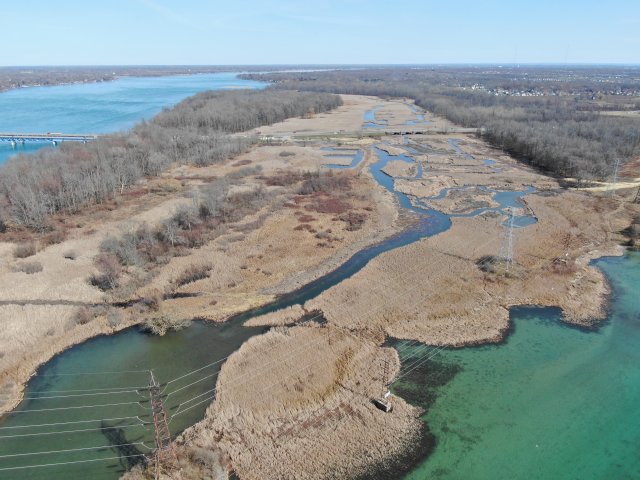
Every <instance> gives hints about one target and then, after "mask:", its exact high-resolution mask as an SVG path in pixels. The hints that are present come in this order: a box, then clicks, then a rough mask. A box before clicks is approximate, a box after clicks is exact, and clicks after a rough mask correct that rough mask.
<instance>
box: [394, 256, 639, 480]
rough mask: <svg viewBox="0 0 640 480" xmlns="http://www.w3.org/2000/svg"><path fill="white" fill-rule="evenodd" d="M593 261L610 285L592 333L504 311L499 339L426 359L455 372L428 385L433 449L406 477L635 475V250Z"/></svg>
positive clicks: (539, 315) (525, 312)
mask: <svg viewBox="0 0 640 480" xmlns="http://www.w3.org/2000/svg"><path fill="white" fill-rule="evenodd" d="M595 264H596V265H598V266H599V267H600V268H602V269H603V270H604V271H605V273H606V274H607V276H608V277H609V278H610V279H611V282H612V284H613V287H614V297H613V300H612V303H611V314H610V317H609V320H608V321H607V322H606V323H605V324H604V325H602V326H601V327H600V328H599V329H598V330H597V331H585V330H580V329H577V328H572V327H570V326H567V325H566V324H563V323H562V322H561V320H560V312H559V311H558V309H548V308H546V309H543V308H526V307H520V308H513V309H512V310H511V320H512V322H513V329H512V331H511V333H510V335H509V336H508V338H507V340H506V342H505V343H503V344H500V345H495V346H483V347H474V348H465V349H461V350H454V351H451V350H450V351H445V352H444V353H442V354H441V355H438V357H435V358H434V360H435V359H437V360H438V363H437V364H436V363H433V364H431V367H432V368H431V370H432V371H436V370H438V369H440V368H443V367H447V368H448V369H449V370H451V369H454V370H455V369H458V368H459V369H460V372H459V373H458V374H457V375H455V376H454V378H453V380H451V381H450V382H449V383H447V384H446V385H445V386H443V387H440V388H436V389H435V392H434V393H435V394H436V395H437V400H436V401H435V403H434V404H433V406H432V407H431V408H430V409H429V410H428V412H427V413H426V415H425V416H424V419H425V421H426V422H427V424H428V426H429V428H430V429H431V431H432V433H433V434H434V435H435V436H436V438H437V446H436V449H435V452H434V453H433V454H432V455H431V456H430V457H429V458H428V459H427V460H426V461H425V462H423V463H422V464H421V465H420V466H419V467H417V468H416V469H415V470H414V471H413V472H412V473H411V474H409V475H408V476H407V477H406V478H407V479H411V480H418V479H420V480H422V479H425V478H430V479H471V478H472V479H478V480H481V479H487V480H489V479H527V480H529V479H531V480H534V479H540V480H543V479H544V480H546V479H556V478H557V479H576V480H578V479H580V480H591V479H593V480H596V479H597V480H600V479H603V480H604V479H632V478H640V454H639V450H638V445H640V408H638V405H640V369H639V368H638V365H639V364H640V348H638V345H640V295H639V291H640V253H630V254H629V255H628V256H626V257H620V258H606V259H601V260H599V261H597V262H595ZM405 355H406V354H405ZM429 374H430V372H427V371H422V377H419V376H418V377H416V376H412V377H411V381H413V382H420V381H421V380H423V379H425V378H427V377H428V376H429ZM400 387H402V385H400ZM425 388H430V387H428V386H427V387H425Z"/></svg>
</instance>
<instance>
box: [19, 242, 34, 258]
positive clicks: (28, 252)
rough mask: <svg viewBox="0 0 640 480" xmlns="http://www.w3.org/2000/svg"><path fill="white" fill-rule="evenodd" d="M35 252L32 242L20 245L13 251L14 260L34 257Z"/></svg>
mask: <svg viewBox="0 0 640 480" xmlns="http://www.w3.org/2000/svg"><path fill="white" fill-rule="evenodd" d="M36 252H37V249H36V244H35V243H34V242H26V243H21V244H20V245H16V246H15V248H14V249H13V256H14V257H16V258H27V257H31V256H33V255H35V254H36Z"/></svg>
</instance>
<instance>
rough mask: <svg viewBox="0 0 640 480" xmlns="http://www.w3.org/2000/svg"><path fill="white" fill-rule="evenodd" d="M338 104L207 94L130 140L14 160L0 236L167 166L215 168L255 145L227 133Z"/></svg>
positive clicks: (298, 97)
mask: <svg viewBox="0 0 640 480" xmlns="http://www.w3.org/2000/svg"><path fill="white" fill-rule="evenodd" d="M341 103H342V101H341V99H340V97H339V96H337V95H332V94H326V93H299V92H293V91H278V90H271V89H269V90H264V91H246V90H242V91H234V92H207V93H202V94H199V95H196V96H194V97H191V98H188V99H186V100H184V101H183V102H181V103H179V104H178V105H176V106H175V107H174V108H172V109H170V110H165V111H163V112H161V113H160V114H159V115H158V116H156V117H155V118H154V119H153V120H152V121H150V122H143V123H141V124H139V125H138V126H137V127H135V128H134V129H133V130H132V131H131V132H129V133H126V134H122V135H111V136H108V137H102V138H100V139H99V140H97V141H95V142H92V143H88V144H72V143H65V144H62V145H61V147H60V148H58V149H43V150H40V151H38V152H36V153H34V154H29V155H20V156H17V157H16V158H15V159H13V160H11V161H9V162H7V163H6V164H5V165H3V166H2V167H0V195H1V196H2V198H1V202H2V203H1V205H0V212H1V213H0V231H1V230H6V229H7V228H8V225H10V224H17V225H19V226H26V227H28V228H31V229H34V230H44V229H46V228H47V226H48V224H47V220H48V218H49V217H50V216H51V215H53V214H55V213H58V212H68V213H73V212H76V211H78V210H79V209H81V208H82V207H84V206H86V205H90V204H96V203H101V202H103V201H105V200H106V199H109V198H113V196H114V195H116V194H118V193H122V192H123V191H124V189H125V188H127V187H129V186H131V185H132V184H134V183H136V182H137V181H138V180H140V179H141V178H142V177H145V176H153V175H158V174H159V173H160V172H162V171H163V170H165V169H166V168H168V167H169V166H171V165H175V164H193V165H210V164H214V163H218V162H221V161H223V160H225V159H228V158H231V157H234V156H235V155H237V154H239V153H241V152H243V151H245V150H246V148H247V147H248V146H250V145H251V144H252V143H253V142H255V138H253V137H250V136H239V135H232V134H233V133H236V132H240V131H244V130H248V129H251V128H253V127H257V126H260V125H265V124H268V123H273V122H278V121H282V120H284V119H286V118H289V117H292V116H305V115H310V114H313V113H317V112H324V111H327V110H330V109H332V108H335V107H337V106H339V105H340V104H341Z"/></svg>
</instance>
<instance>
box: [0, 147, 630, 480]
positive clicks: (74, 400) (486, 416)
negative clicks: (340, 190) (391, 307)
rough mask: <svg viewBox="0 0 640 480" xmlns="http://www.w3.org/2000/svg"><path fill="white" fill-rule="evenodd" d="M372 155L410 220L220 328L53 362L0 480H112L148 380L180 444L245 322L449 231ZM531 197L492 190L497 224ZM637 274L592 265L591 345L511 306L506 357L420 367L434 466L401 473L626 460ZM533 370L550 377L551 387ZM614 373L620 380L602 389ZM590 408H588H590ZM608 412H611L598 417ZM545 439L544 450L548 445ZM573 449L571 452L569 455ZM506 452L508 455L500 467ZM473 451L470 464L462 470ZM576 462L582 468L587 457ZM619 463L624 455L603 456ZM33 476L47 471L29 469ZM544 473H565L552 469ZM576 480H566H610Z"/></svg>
mask: <svg viewBox="0 0 640 480" xmlns="http://www.w3.org/2000/svg"><path fill="white" fill-rule="evenodd" d="M375 153H376V154H377V157H378V161H377V162H375V163H374V164H372V165H370V167H369V170H370V172H371V174H372V175H373V177H374V179H375V180H376V181H377V182H378V183H379V184H380V185H381V186H382V187H384V188H385V189H387V190H388V191H390V192H392V193H393V194H394V195H395V197H396V199H397V201H398V202H399V204H400V206H401V208H402V209H404V210H406V211H407V212H411V214H412V215H414V216H416V217H417V221H416V222H414V223H413V224H412V225H411V226H410V227H408V228H407V229H405V230H404V231H402V232H401V233H399V234H396V235H393V236H391V237H390V238H387V239H386V240H384V241H382V242H380V243H378V244H375V245H372V246H370V247H367V248H365V249H363V250H361V251H359V252H357V253H356V254H355V255H353V256H352V257H351V258H350V259H349V260H348V261H346V262H345V263H344V264H342V265H341V266H340V267H339V268H337V269H336V270H334V271H332V272H330V273H329V274H327V275H325V276H323V277H321V278H319V279H317V280H316V281H313V282H311V283H309V284H307V285H305V286H304V287H302V288H300V289H299V290H296V291H294V292H291V293H289V294H286V295H282V296H281V297H279V298H278V299H277V300H275V301H274V302H272V303H270V304H268V305H266V306H264V307H261V308H258V309H255V310H252V311H249V312H245V313H243V314H240V315H237V316H235V317H234V318H232V319H231V320H229V321H227V322H225V323H222V324H211V323H204V322H200V321H196V322H193V324H192V325H191V326H190V327H188V328H186V329H184V330H181V331H178V332H170V333H168V334H167V335H165V336H163V337H157V336H150V335H148V334H145V333H143V332H141V331H140V330H139V329H138V328H135V327H134V328H129V329H127V330H124V331H122V332H119V333H117V334H114V335H110V336H100V337H96V338H94V339H91V340H89V341H87V342H84V343H82V344H80V345H77V346H74V347H72V348H69V349H68V350H66V351H65V352H62V353H61V354H59V355H57V356H56V357H54V358H53V359H52V360H50V361H49V362H47V363H46V364H44V365H42V366H41V367H40V368H39V369H38V371H37V373H36V375H34V376H33V377H32V379H31V380H30V381H29V383H28V385H27V389H26V391H25V399H24V400H23V401H22V403H20V405H19V406H18V407H17V408H16V409H15V410H14V411H12V412H10V413H9V414H7V415H5V416H4V417H3V418H2V420H1V421H0V456H2V457H0V458H1V461H0V478H12V479H15V478H30V479H39V478H43V479H44V478H48V479H50V478H65V479H76V478H77V479H80V478H83V479H84V478H93V479H115V478H118V476H119V475H121V474H122V473H123V472H124V471H125V470H126V469H128V468H131V466H133V465H135V464H136V463H137V462H140V461H142V459H143V457H142V455H143V454H145V453H148V452H149V451H150V450H151V448H152V447H153V426H152V425H151V423H150V422H151V415H150V405H149V402H148V399H147V395H146V392H145V391H144V390H143V389H144V388H145V387H146V386H147V385H148V382H149V373H148V370H149V369H153V371H154V374H155V376H156V378H157V379H158V381H159V382H160V383H161V384H162V389H163V390H164V392H165V394H167V395H168V396H167V398H166V401H165V403H166V407H167V410H168V414H169V417H170V419H171V420H170V425H169V426H170V429H171V431H172V433H173V434H174V435H175V434H177V433H179V432H181V431H183V430H184V429H185V428H187V427H189V426H190V425H193V424H194V423H196V422H197V421H199V420H200V419H202V418H203V416H204V413H205V410H206V408H207V406H208V405H209V404H210V403H211V401H212V399H213V397H214V394H215V392H214V388H215V384H216V379H217V375H216V372H217V371H218V370H219V368H220V367H221V366H222V364H223V361H224V359H225V358H226V357H227V356H229V355H230V354H232V353H233V352H234V351H236V350H237V349H238V348H239V347H240V346H241V345H242V344H243V343H244V342H245V341H246V340H247V339H248V338H250V337H252V336H253V335H257V334H260V333H262V332H264V331H265V329H264V328H248V327H244V326H243V323H244V322H245V321H246V320H247V319H248V318H251V317H254V316H257V315H261V314H264V313H267V312H270V311H274V310H277V309H280V308H284V307H287V306H290V305H294V304H297V303H304V302H305V301H307V300H309V299H311V298H314V297H315V296H317V295H318V294H320V293H321V292H323V291H324V290H326V289H328V288H330V287H332V286H333V285H336V284H337V283H339V282H340V281H342V280H343V279H345V278H348V277H349V276H351V275H353V274H354V273H356V272H357V271H359V270H360V269H362V268H363V267H364V266H365V265H366V264H367V263H368V262H369V261H370V260H371V259H372V258H374V257H376V256H377V255H379V254H381V253H383V252H385V251H389V250H392V249H395V248H399V247H402V246H404V245H408V244H410V243H413V242H415V241H419V240H420V239H423V238H425V237H429V236H432V235H436V234H438V233H440V232H443V231H445V230H447V229H448V228H449V226H450V224H451V221H450V218H449V216H448V215H445V214H443V213H441V212H438V211H435V210H430V209H427V208H424V207H422V206H420V205H419V204H415V203H413V202H412V201H411V199H410V198H409V197H408V196H407V195H404V194H403V193H401V192H398V191H396V190H395V188H394V181H393V178H392V177H390V176H388V175H386V174H385V173H384V172H383V171H382V169H383V168H384V166H385V165H386V164H387V162H389V161H391V160H396V161H398V160H399V161H404V162H408V163H415V161H414V160H413V159H412V158H411V157H409V156H407V155H396V156H392V155H389V154H388V153H387V152H385V151H384V150H381V149H378V148H376V149H375ZM354 155H355V153H354ZM328 157H330V155H328ZM356 163H357V162H356ZM530 192H531V190H526V191H523V192H496V193H495V195H494V200H496V201H498V202H499V203H500V207H498V208H497V210H501V211H502V213H505V212H504V210H505V209H506V208H508V207H511V206H513V205H514V204H515V203H517V199H518V198H519V197H522V196H523V195H526V194H528V193H530ZM487 210H490V209H487ZM494 210H496V209H494ZM484 211H485V210H484V209H483V210H480V211H475V212H473V214H474V215H478V214H481V213H483V212H484ZM638 263H639V257H638V256H637V255H636V256H634V255H630V256H627V257H624V258H616V259H606V260H600V261H599V262H598V264H599V265H601V266H602V267H603V268H604V269H605V271H606V272H607V274H608V275H609V276H610V277H611V278H612V281H613V284H614V287H615V292H616V294H615V295H614V297H613V305H612V312H613V313H612V317H611V319H610V321H609V322H608V323H607V325H605V326H604V327H603V328H602V329H601V330H599V331H598V332H590V333H586V332H582V331H577V330H576V329H573V328H570V327H567V326H565V325H563V324H562V323H561V322H560V321H559V319H558V318H557V317H558V314H557V312H556V311H555V310H553V309H528V308H516V309H513V310H512V312H511V317H512V320H513V324H514V325H515V326H514V329H513V331H512V333H511V335H510V336H509V338H508V339H507V341H506V342H505V343H504V344H503V345H500V346H487V347H474V348H464V349H460V350H451V351H444V352H442V354H441V357H442V359H439V357H440V356H439V357H436V358H435V359H434V360H432V361H429V362H428V363H427V364H426V368H421V369H419V370H416V371H415V372H414V373H413V374H412V375H411V376H410V377H406V378H405V379H403V381H402V382H401V383H400V382H399V383H398V384H397V386H396V388H397V391H398V392H399V393H402V392H405V393H406V394H407V395H406V398H407V399H408V400H409V401H415V402H417V403H421V404H423V405H425V406H427V407H428V409H427V410H426V413H425V420H426V422H427V428H429V429H430V431H431V432H432V433H433V434H434V435H435V438H436V439H437V446H436V448H435V450H434V451H433V452H432V454H431V455H430V456H429V457H428V458H426V459H422V460H423V463H419V464H412V465H411V468H408V470H410V473H409V478H415V479H421V478H431V477H432V476H433V477H434V478H519V477H521V478H525V477H526V478H550V477H549V476H546V477H545V476H541V475H538V476H536V475H530V474H531V470H530V469H531V468H534V467H535V468H538V469H539V468H540V465H538V462H539V458H540V456H541V455H542V452H545V454H546V455H551V456H554V458H555V457H557V456H558V455H561V454H562V455H565V453H566V454H567V455H568V453H571V452H574V450H575V449H578V448H583V449H584V448H587V449H590V451H593V450H594V449H595V450H597V451H600V450H601V448H600V446H598V442H597V438H599V436H602V435H604V434H607V435H609V439H608V440H609V441H613V440H615V441H616V442H617V443H619V444H621V445H620V447H614V446H610V445H607V446H606V447H607V448H606V450H604V451H603V453H602V455H601V456H593V457H594V458H598V459H601V462H602V463H603V464H604V463H605V462H608V464H610V465H615V464H616V463H617V462H622V461H623V460H624V459H625V458H627V457H624V455H627V454H628V453H629V451H630V449H632V448H634V447H632V445H634V444H637V443H635V442H636V441H637V440H638V425H640V421H638V420H640V419H639V418H637V417H638V415H637V414H635V418H633V419H632V418H631V417H632V416H633V411H636V412H637V410H638V409H635V410H633V409H632V405H631V404H629V405H627V404H626V403H625V402H630V401H634V400H635V401H637V400H638V399H639V398H640V392H639V391H638V385H640V379H638V378H637V377H638V373H637V371H638V369H635V373H633V374H631V373H629V369H628V368H625V365H626V366H630V365H637V360H640V359H639V358H638V353H637V351H638V349H635V350H634V349H631V348H629V346H630V345H633V344H632V343H630V342H632V341H633V339H636V340H638V337H639V336H640V326H639V325H638V305H637V298H636V302H635V304H634V302H633V301H632V300H629V296H631V297H632V296H633V288H634V287H633V285H634V284H635V285H637V282H638V280H640V279H639V278H638V274H637V272H638V270H640V269H638V268H637V266H638ZM634 267H636V268H635V269H634ZM628 282H631V283H628ZM625 292H626V294H625ZM636 345H637V342H636ZM408 351H409V350H407V352H408ZM605 354H609V357H607V356H606V355H605ZM567 355H568V356H569V358H568V360H569V361H568V363H567V362H566V361H565V360H567ZM611 356H614V359H612V358H611ZM618 357H620V358H618ZM615 358H618V359H619V360H620V362H619V363H616V361H615ZM603 362H604V363H603ZM572 366H573V367H574V368H572ZM540 369H544V371H545V372H546V371H547V369H551V373H552V375H545V374H544V372H541V371H540ZM612 371H613V372H616V375H614V377H613V378H609V375H608V373H610V372H612ZM443 372H444V373H443ZM589 372H592V375H590V373H589ZM185 375H186V376H185ZM246 375H247V377H246V378H245V381H250V378H251V373H250V372H247V374H246ZM434 376H438V378H436V379H434ZM627 377H628V378H627ZM443 378H446V381H442V379H443ZM567 379H569V382H567ZM627 381H629V382H630V383H629V385H627V383H626V382H627ZM167 382H170V383H167ZM568 383H569V384H570V385H571V390H570V391H567V388H566V387H567V384H568ZM611 388H618V389H620V388H622V389H623V392H622V393H623V394H622V395H618V396H617V398H615V399H613V398H611V397H612V396H613V395H612V394H611V392H612V390H611ZM625 388H627V389H628V391H624V389H625ZM576 398H577V399H578V400H579V401H577V402H576V401H575V399H576ZM589 398H594V399H595V400H594V403H596V405H593V404H591V402H590V401H589V400H588V399H589ZM571 399H573V400H574V401H572V400H571ZM542 400H545V401H547V402H550V405H548V404H547V403H544V402H543V401H542ZM610 402H613V404H614V405H615V409H614V410H610V409H609V408H608V407H607V404H609V405H611V403H610ZM541 405H543V406H544V407H541ZM547 406H548V408H549V410H546V408H547ZM565 410H568V411H569V412H571V413H572V416H571V418H573V419H574V420H575V419H577V420H576V421H578V423H576V424H574V425H573V428H567V425H566V424H561V425H559V427H560V428H556V425H555V424H553V423H551V422H547V423H545V424H544V426H542V427H540V428H542V431H543V432H544V435H545V436H546V437H545V438H542V439H540V440H536V441H537V445H538V446H536V445H535V444H534V443H531V445H529V444H528V443H527V442H529V440H531V435H533V434H534V433H539V432H540V428H536V425H533V426H532V425H529V423H531V420H530V415H529V412H533V414H535V418H539V419H540V421H543V420H544V421H546V420H545V414H546V413H548V412H549V411H550V412H551V413H552V414H554V415H562V414H563V413H564V412H565ZM599 410H605V411H606V413H607V414H608V415H607V418H608V419H609V420H611V421H612V422H614V421H615V422H616V423H615V425H614V426H615V428H612V429H610V431H606V430H607V429H606V428H604V427H606V422H605V424H602V422H599V423H598V424H597V426H598V429H596V430H593V428H591V426H592V425H593V424H594V422H593V420H594V418H593V417H597V415H599V414H600V413H601V412H599ZM624 417H626V418H627V419H628V420H629V421H632V420H633V421H635V423H633V424H632V425H634V428H633V433H632V434H628V432H626V431H623V430H624V429H621V428H620V425H624V421H623V418H624ZM554 418H555V417H554ZM603 421H604V420H603ZM620 421H622V423H619V422H620ZM523 424H524V425H528V427H530V428H525V427H524V426H523ZM578 427H580V428H582V427H585V428H588V431H589V433H591V434H593V435H594V437H592V439H591V441H586V439H582V438H578V437H579V436H580V432H581V430H580V428H578ZM600 427H601V429H599V428H600ZM594 428H595V427H594ZM611 432H613V433H611ZM576 435H577V436H576ZM584 437H588V435H586V434H585V435H584ZM613 437H615V438H613ZM536 438H538V437H536ZM563 438H565V439H566V440H563ZM550 439H553V442H551V441H547V440H550ZM574 440H575V441H576V442H577V443H576V446H575V447H574V446H573V445H569V444H567V441H571V442H572V441H574ZM626 442H631V444H629V445H627V444H626ZM625 445H626V447H625ZM621 447H624V448H621ZM501 448H504V449H506V450H505V452H504V455H503V456H501V455H500V452H501ZM77 449H85V450H77ZM485 449H487V450H488V451H490V452H491V454H492V455H493V454H495V455H494V456H492V457H491V458H490V460H491V461H490V462H488V464H487V465H483V467H484V469H483V470H482V475H475V474H473V473H472V474H471V475H467V474H464V472H467V473H468V472H474V471H476V470H475V469H476V468H478V465H477V464H476V463H482V458H483V452H484V451H485ZM68 450H74V451H72V452H70V451H68ZM516 450H517V451H516ZM470 451H471V452H472V453H473V455H471V458H468V457H469V452H470ZM559 451H560V452H561V453H558V452H559ZM43 452H47V453H43ZM567 452H568V453H567ZM583 453H584V454H585V455H587V456H589V452H584V451H583ZM619 455H623V457H621V458H619V459H618V458H612V457H617V456H619ZM520 457H522V459H521V458H520ZM474 461H475V462H476V463H474ZM593 461H596V460H593ZM54 464H55V465H54ZM29 465H47V466H46V467H38V468H24V467H27V466H29ZM550 465H556V466H557V468H561V466H562V464H561V463H560V461H558V462H555V463H553V462H552V463H551V464H550ZM494 467H495V468H494ZM620 468H623V467H620ZM636 470H637V465H636ZM620 471H622V470H620ZM534 473H535V472H534ZM582 473H583V475H582V476H576V477H575V478H606V477H601V476H600V477H599V476H589V475H584V473H585V472H584V471H582ZM525 474H526V475H525ZM555 477H556V478H560V477H557V475H556V476H555ZM561 478H570V477H567V476H561ZM571 478H573V477H571Z"/></svg>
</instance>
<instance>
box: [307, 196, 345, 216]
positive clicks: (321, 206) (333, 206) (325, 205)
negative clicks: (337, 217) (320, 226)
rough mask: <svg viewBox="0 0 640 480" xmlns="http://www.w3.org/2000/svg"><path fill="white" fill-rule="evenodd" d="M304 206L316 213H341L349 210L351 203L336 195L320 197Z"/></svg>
mask: <svg viewBox="0 0 640 480" xmlns="http://www.w3.org/2000/svg"><path fill="white" fill-rule="evenodd" d="M306 208H307V209H309V210H312V211H314V212H318V213H334V214H341V213H344V212H346V211H347V210H349V209H350V208H351V205H350V204H348V203H347V202H344V201H343V200H341V199H339V198H336V197H321V198H318V199H317V200H316V201H315V202H313V203H311V204H309V205H307V206H306Z"/></svg>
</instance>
